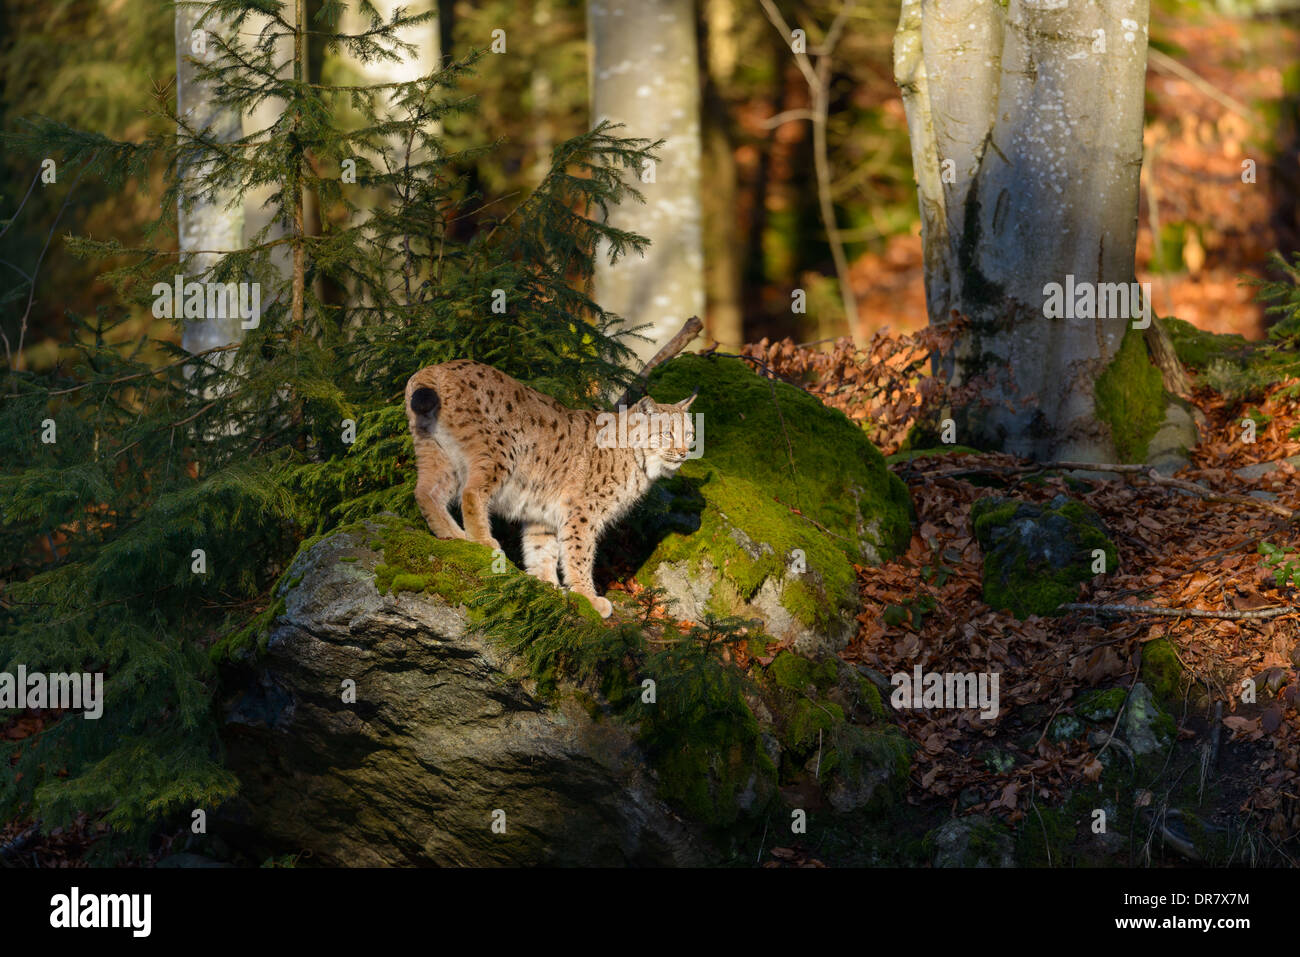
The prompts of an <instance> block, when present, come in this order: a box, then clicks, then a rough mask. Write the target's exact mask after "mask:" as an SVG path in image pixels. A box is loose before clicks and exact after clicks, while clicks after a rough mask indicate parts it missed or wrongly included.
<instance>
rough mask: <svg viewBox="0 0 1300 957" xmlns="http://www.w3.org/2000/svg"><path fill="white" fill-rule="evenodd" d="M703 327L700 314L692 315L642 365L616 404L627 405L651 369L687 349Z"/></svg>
mask: <svg viewBox="0 0 1300 957" xmlns="http://www.w3.org/2000/svg"><path fill="white" fill-rule="evenodd" d="M703 328H704V323H702V322H700V317H699V316H691V318H689V319H687V320H686V323H685V325H683V326H682V327H681V329H679V330H677V334H676V335H675V336H673V337H672V338H671V339H669V340H668V341H667V342H666V343H664V347H663V348H662V349H660V350H659V351H658V352H656V353H655V354H654V356H653V357H652V358H651V359H650V361H649V362H647V363H646V364H645V366H643V367H642V369H641V371H640V372H638V373H637V375H636V378H635V379H633V380H632V381H631V382H629V383H628V385H627V389H626V390H625V391H624V393H623V394H622V395H621V396H619V397H618V401H617V402H616V403H614V404H615V405H616V406H618V405H624V406H625V405H627V404H628V402H629V401H630V399H631V396H632V393H633V392H636V391H637V390H639V389H640V387H641V386H642V385H644V384H645V380H646V377H647V376H648V375H649V374H650V370H651V369H653V368H654V367H655V366H657V365H661V364H663V363H665V362H667V361H668V360H669V359H671V358H672V357H673V356H675V355H677V353H679V352H681V351H682V350H683V349H685V348H686V344H687V343H689V342H690V341H691V340H692V339H694V338H695V337H696V336H698V335H699V334H700V330H701V329H703Z"/></svg>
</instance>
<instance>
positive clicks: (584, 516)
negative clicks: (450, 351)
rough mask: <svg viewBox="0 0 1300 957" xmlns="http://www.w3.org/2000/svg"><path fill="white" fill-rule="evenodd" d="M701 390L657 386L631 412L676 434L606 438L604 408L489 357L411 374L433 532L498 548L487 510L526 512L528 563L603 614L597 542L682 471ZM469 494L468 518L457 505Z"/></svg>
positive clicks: (413, 417)
mask: <svg viewBox="0 0 1300 957" xmlns="http://www.w3.org/2000/svg"><path fill="white" fill-rule="evenodd" d="M692 401H694V396H692V397H690V398H688V399H685V400H683V401H682V402H679V403H676V404H674V405H660V404H658V403H656V402H655V401H654V400H653V399H650V398H649V397H647V398H645V399H642V400H641V401H640V402H638V403H637V404H636V405H635V406H634V407H633V409H629V410H628V411H629V412H632V411H638V412H641V413H644V414H651V413H655V412H658V413H662V414H665V415H667V416H668V418H667V419H666V420H664V421H667V422H670V423H671V429H672V431H671V435H670V436H666V439H667V441H664V442H660V443H657V444H658V445H659V446H660V447H653V446H654V445H655V443H645V442H642V443H637V444H636V445H639V446H640V447H631V448H602V447H600V443H599V442H598V436H599V435H600V433H601V425H602V423H600V422H598V420H597V415H598V414H597V413H596V412H593V411H587V410H582V409H570V408H568V407H567V406H564V405H562V404H561V403H559V402H557V401H556V400H554V399H552V398H551V397H550V396H546V395H543V394H542V393H540V392H537V391H535V390H533V389H530V388H528V387H527V386H525V385H523V384H522V383H520V382H518V381H516V380H515V379H512V378H511V377H510V376H508V375H506V374H505V373H503V372H499V371H497V370H496V369H494V368H492V367H491V366H487V365H483V364H481V363H478V362H471V361H470V360H468V359H458V360H456V361H454V362H444V363H442V364H441V365H436V366H429V367H427V368H424V369H421V370H420V371H419V372H417V373H415V375H413V376H411V378H410V379H409V380H408V381H407V383H406V417H407V421H408V423H409V424H410V428H411V437H412V439H413V440H414V442H415V459H416V464H417V468H418V477H417V480H416V486H415V498H416V502H417V503H418V504H419V506H420V511H421V512H423V513H424V518H425V520H426V521H427V522H428V523H429V528H430V529H431V530H432V531H433V534H434V535H436V536H438V537H439V538H468V539H470V540H471V541H475V542H478V543H480V544H482V545H486V546H488V547H489V548H499V547H500V546H499V545H498V544H497V541H496V539H494V538H493V537H492V532H491V528H490V525H489V521H488V516H489V514H497V515H501V516H503V517H504V518H506V519H509V520H511V521H520V522H523V550H524V567H525V568H526V569H527V571H528V573H529V574H531V575H535V576H536V577H538V578H540V579H542V580H543V581H547V582H550V583H551V584H552V585H557V586H558V585H559V583H560V578H559V576H560V574H563V576H564V581H565V583H566V584H567V585H568V586H569V589H570V590H571V591H573V592H575V593H577V594H579V595H582V596H584V597H585V598H587V599H588V600H589V601H590V602H591V604H592V605H593V606H594V607H595V609H596V610H597V611H598V612H600V614H601V616H608V615H609V613H610V603H609V601H608V600H607V599H605V598H603V597H601V596H599V595H597V594H596V587H595V584H594V582H593V581H592V575H591V571H592V565H593V563H594V560H595V556H596V543H597V541H598V540H599V538H600V535H601V533H602V532H603V531H605V529H607V528H608V527H609V526H610V525H611V524H613V523H614V522H616V521H618V519H619V518H621V517H622V516H623V515H624V514H626V513H627V511H628V510H629V509H630V508H631V507H632V506H633V505H634V504H636V502H637V501H638V500H639V499H640V498H641V497H642V496H643V495H645V493H646V492H647V491H648V490H649V488H650V486H651V484H652V483H654V481H655V480H656V479H658V478H659V477H661V476H663V475H669V474H671V473H672V472H675V471H676V470H677V469H678V468H679V467H680V466H681V464H682V462H683V461H685V460H686V458H687V454H688V452H689V450H690V448H691V444H692V442H693V439H694V428H693V424H692V422H691V416H690V415H686V414H685V413H686V410H687V409H689V408H690V405H691V402H692ZM456 495H459V496H460V509H461V516H462V518H463V520H464V523H465V525H464V528H462V527H461V526H460V525H458V524H456V521H455V519H453V518H452V516H451V514H450V513H449V512H448V511H447V505H448V503H449V502H451V501H452V499H453V498H454V497H455V496H456Z"/></svg>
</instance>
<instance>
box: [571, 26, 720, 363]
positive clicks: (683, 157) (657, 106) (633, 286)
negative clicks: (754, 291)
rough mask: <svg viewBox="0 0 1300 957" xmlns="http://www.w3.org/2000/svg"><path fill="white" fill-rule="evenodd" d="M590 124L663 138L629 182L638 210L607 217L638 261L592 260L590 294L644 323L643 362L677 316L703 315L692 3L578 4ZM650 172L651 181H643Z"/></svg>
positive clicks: (633, 322)
mask: <svg viewBox="0 0 1300 957" xmlns="http://www.w3.org/2000/svg"><path fill="white" fill-rule="evenodd" d="M587 36H588V47H589V50H590V57H591V67H590V69H591V80H592V83H591V89H592V114H593V116H592V118H593V121H594V122H600V121H601V120H611V121H613V122H615V123H622V124H624V125H625V127H626V128H625V129H624V130H622V131H621V132H622V133H623V134H624V135H627V136H640V137H646V138H648V139H651V140H659V139H663V140H664V141H665V142H664V145H663V146H662V147H661V149H660V151H659V154H660V160H659V162H658V163H657V164H656V165H655V167H654V168H653V169H650V170H646V171H643V172H642V176H641V182H640V183H639V184H638V186H639V188H640V189H641V191H642V192H643V193H644V194H645V198H646V205H644V206H642V205H640V204H638V203H628V204H625V205H623V206H620V207H618V208H616V209H613V210H611V211H610V217H609V218H610V222H611V223H612V224H613V225H614V226H617V227H619V228H620V229H628V230H632V231H633V232H637V233H640V234H642V235H643V236H647V237H649V238H650V240H651V243H652V245H651V247H650V248H649V249H648V250H646V253H645V256H644V257H638V256H630V257H628V258H626V259H622V260H620V261H619V262H618V264H617V265H615V266H610V265H609V263H608V260H606V259H604V258H603V257H602V258H601V261H600V262H599V264H598V266H597V269H596V279H595V298H596V301H597V302H599V303H600V304H601V306H603V307H604V308H605V309H608V310H611V311H612V312H615V313H617V314H618V315H620V316H622V317H623V319H624V321H625V323H626V326H627V327H628V328H635V327H644V328H642V329H641V330H640V334H641V335H643V336H645V337H646V338H647V339H648V341H637V340H632V341H630V342H629V345H630V346H631V347H632V348H633V349H634V350H635V351H636V353H637V354H638V356H639V357H640V358H641V359H642V360H643V361H644V360H646V359H648V358H650V357H651V356H653V355H654V354H655V353H656V352H657V351H658V350H659V349H660V347H661V346H663V345H664V344H665V343H666V342H667V341H668V340H669V339H671V338H672V337H673V335H674V333H676V332H677V330H678V329H680V328H681V327H682V323H683V322H685V321H686V319H687V317H689V316H693V315H699V314H701V313H703V312H704V255H703V251H702V248H701V247H702V239H701V223H700V181H699V177H700V93H699V62H698V57H697V53H696V42H695V11H694V3H693V2H692V0H588V2H587ZM651 176H653V181H649V180H650V177H651Z"/></svg>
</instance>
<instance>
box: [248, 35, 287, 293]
mask: <svg viewBox="0 0 1300 957" xmlns="http://www.w3.org/2000/svg"><path fill="white" fill-rule="evenodd" d="M282 29H283V28H282V27H280V26H278V25H276V24H274V23H273V22H272V21H271V20H270V18H268V17H264V16H262V15H261V14H257V13H254V14H251V15H250V16H249V18H248V19H247V20H246V21H245V26H244V31H245V32H250V33H255V34H257V35H259V36H260V35H261V34H262V32H263V31H264V30H274V31H282ZM275 62H276V63H277V64H280V70H279V74H280V78H281V79H288V78H290V77H292V76H293V37H292V36H290V35H289V34H288V33H285V34H283V35H282V36H277V37H276V38H275ZM285 105H286V104H285V101H284V100H282V99H280V98H278V97H271V98H268V99H265V100H263V101H262V102H261V103H260V104H258V106H257V108H256V109H254V110H252V111H251V112H249V113H246V114H244V117H243V130H244V135H245V136H254V135H256V134H258V133H261V132H262V131H263V130H266V129H269V128H270V127H271V126H273V125H274V124H275V122H276V121H277V120H279V119H280V117H281V116H282V115H283V114H284V108H285ZM275 189H276V187H275V185H274V184H267V185H265V186H258V187H256V188H254V189H250V190H249V191H248V192H247V193H245V194H244V230H243V232H244V235H243V239H244V245H245V246H251V245H253V242H254V240H255V239H256V238H257V235H258V234H259V233H260V232H261V231H262V229H263V228H264V227H266V226H268V225H269V226H270V228H269V229H268V230H267V232H266V234H265V236H263V237H262V239H261V242H263V243H269V242H275V241H276V240H278V239H283V238H284V237H285V236H286V235H287V234H288V230H287V229H286V228H285V224H284V223H283V222H272V220H274V219H275V218H276V215H277V213H278V212H279V210H278V209H276V208H275V207H274V206H268V205H267V201H268V200H269V199H270V198H271V195H272V194H273V193H274V192H275ZM269 259H270V263H271V266H272V268H273V269H274V270H275V273H276V276H277V278H278V279H280V280H283V279H287V278H288V276H289V272H290V270H291V269H292V255H291V253H290V250H289V247H288V246H287V245H281V246H275V247H274V248H272V249H271V251H270V254H269ZM269 292H270V290H265V289H264V290H263V294H262V304H263V308H265V307H266V305H267V304H268V303H269V302H270V301H271V298H272V297H271V296H270V295H268V293H269Z"/></svg>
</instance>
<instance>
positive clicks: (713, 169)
mask: <svg viewBox="0 0 1300 957" xmlns="http://www.w3.org/2000/svg"><path fill="white" fill-rule="evenodd" d="M704 14H705V41H706V49H707V51H708V72H707V73H706V75H705V76H706V79H705V85H704V130H705V133H704V139H705V145H706V151H707V152H706V161H707V167H706V169H707V176H708V180H709V183H710V188H709V191H708V192H707V193H706V194H705V207H706V213H707V215H706V216H705V232H706V239H707V247H708V249H707V251H708V256H707V263H708V269H707V270H706V277H707V281H708V300H709V312H708V323H707V325H706V326H705V329H706V331H707V333H708V335H709V336H710V337H711V338H712V339H714V340H715V341H716V342H718V343H720V344H721V345H723V346H725V347H726V348H728V349H739V348H740V346H741V345H743V344H744V342H745V320H744V312H743V310H742V308H741V302H740V286H741V283H740V256H741V245H740V235H739V230H738V229H737V226H736V204H737V187H736V153H735V150H736V144H735V142H734V137H733V136H732V128H731V114H730V111H729V110H728V108H727V103H726V101H725V100H724V99H723V93H722V91H723V90H724V89H726V87H727V85H728V84H729V83H730V82H731V78H732V75H733V73H734V72H735V67H736V45H737V44H736V37H735V20H736V11H735V0H706V3H705V9H704Z"/></svg>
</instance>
